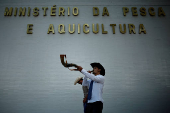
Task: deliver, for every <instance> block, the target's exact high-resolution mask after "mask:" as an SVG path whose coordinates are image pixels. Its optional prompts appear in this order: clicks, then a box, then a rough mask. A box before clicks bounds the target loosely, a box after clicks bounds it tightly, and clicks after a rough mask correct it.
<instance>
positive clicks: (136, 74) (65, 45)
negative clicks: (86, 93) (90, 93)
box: [0, 0, 170, 113]
mask: <svg viewBox="0 0 170 113" xmlns="http://www.w3.org/2000/svg"><path fill="white" fill-rule="evenodd" d="M53 5H57V12H58V7H64V8H67V7H70V8H71V9H72V8H73V7H78V8H79V15H78V16H73V15H71V16H69V17H68V16H67V15H66V16H64V17H63V16H61V17H59V16H58V15H57V16H55V17H51V16H50V8H51V7H52V6H53ZM45 6H46V7H48V10H47V16H45V17H44V16H43V11H42V7H45ZM169 6H170V2H169V1H168V0H161V1H159V0H140V1H139V0H127V1H123V0H112V1H109V0H105V1H102V0H100V1H94V0H86V1H85V0H84V1H83V0H81V1H80V0H64V1H59V0H57V1H56V0H48V1H45V0H29V1H25V2H24V1H22V0H6V1H0V23H1V28H0V113H70V112H72V113H82V112H83V105H82V99H83V93H82V89H81V86H80V85H76V86H75V85H73V83H74V80H75V79H76V78H77V77H79V76H83V75H82V74H81V73H79V72H71V71H69V70H68V69H66V68H64V67H63V66H62V65H61V62H60V57H59V56H60V54H66V55H67V61H68V62H72V63H76V64H78V65H80V66H82V67H83V68H85V69H86V70H91V69H92V68H91V67H90V63H91V62H100V63H101V64H102V65H103V66H104V67H105V69H106V80H105V86H104V93H103V99H104V109H103V113H168V112H170V108H169V106H170V97H169V95H170V32H169V26H170V21H169V20H170V12H169V11H170V7H169ZM5 7H13V8H14V7H18V8H19V7H26V8H28V7H31V9H33V8H34V7H38V8H39V9H40V11H39V12H40V14H39V16H38V17H34V16H33V15H31V16H30V17H28V16H25V17H22V16H21V17H19V16H16V17H15V16H11V17H6V16H4V11H5ZM93 7H98V8H99V9H100V15H99V16H97V17H95V16H93V13H92V8H93ZM103 7H107V8H108V11H109V13H110V16H101V14H102V9H103ZM122 7H128V8H129V9H131V7H137V8H138V15H139V16H137V17H134V16H132V13H131V10H130V11H129V13H128V14H127V16H126V17H124V16H123V12H122ZM140 7H145V8H146V9H147V10H148V8H149V7H154V8H155V10H156V11H155V12H156V16H154V17H152V16H150V15H149V14H148V12H147V15H146V16H145V17H143V16H141V15H140V14H139V8H140ZM158 7H162V8H163V10H164V11H165V13H166V16H165V17H163V16H162V17H159V16H158V11H157V10H158ZM31 14H32V13H31ZM57 14H58V13H57ZM66 14H67V11H66ZM78 23H80V24H81V33H80V34H78V33H77V25H78ZM93 23H94V24H96V23H99V25H100V26H99V33H98V34H94V33H93V32H92V24H93ZM102 23H103V24H104V26H105V30H107V31H108V34H102V29H101V24H102ZM130 23H132V24H134V25H135V26H136V32H137V33H136V34H133V33H132V34H129V32H128V27H127V25H128V24H130ZM27 24H33V25H34V26H33V34H27V33H26V29H27ZM50 24H53V25H54V29H55V34H52V33H51V34H47V31H48V27H49V25H50ZM59 24H64V25H65V27H66V28H65V30H66V33H65V34H59V33H58V25H59ZM68 24H76V32H75V33H74V34H69V32H68ZM83 24H89V25H90V28H89V29H90V33H89V34H84V33H83V31H82V30H83V28H82V26H83ZM110 24H116V27H115V30H116V34H113V33H112V29H111V27H110ZM119 24H126V27H127V32H126V34H121V33H120V32H119ZM139 24H144V26H145V29H146V32H147V33H146V34H143V33H142V34H139V33H138V31H139Z"/></svg>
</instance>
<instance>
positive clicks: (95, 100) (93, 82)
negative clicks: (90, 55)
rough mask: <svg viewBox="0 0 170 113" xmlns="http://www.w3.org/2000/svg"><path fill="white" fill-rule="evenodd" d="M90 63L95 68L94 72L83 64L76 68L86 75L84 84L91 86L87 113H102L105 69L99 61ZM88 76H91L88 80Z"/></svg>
mask: <svg viewBox="0 0 170 113" xmlns="http://www.w3.org/2000/svg"><path fill="white" fill-rule="evenodd" d="M90 65H91V66H92V68H93V73H90V71H89V72H88V71H86V70H85V69H83V68H82V67H81V66H77V69H76V70H78V71H80V72H81V73H82V74H83V75H85V77H84V80H83V83H82V85H83V86H89V91H88V97H87V108H86V113H102V110H103V98H102V94H103V87H104V81H105V77H104V76H105V69H104V67H103V66H102V65H101V64H100V63H97V62H94V63H91V64H90ZM87 78H89V80H87Z"/></svg>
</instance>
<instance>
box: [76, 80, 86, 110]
mask: <svg viewBox="0 0 170 113" xmlns="http://www.w3.org/2000/svg"><path fill="white" fill-rule="evenodd" d="M77 83H78V84H80V85H82V83H83V77H77V79H76V80H75V82H74V85H76V84H77ZM82 90H83V93H84V98H83V107H84V113H86V105H87V101H86V100H87V94H88V86H82Z"/></svg>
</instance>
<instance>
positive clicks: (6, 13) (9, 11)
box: [4, 7, 13, 16]
mask: <svg viewBox="0 0 170 113" xmlns="http://www.w3.org/2000/svg"><path fill="white" fill-rule="evenodd" d="M12 10H13V8H12V7H11V8H10V9H8V7H6V8H5V13H4V16H11V15H12Z"/></svg>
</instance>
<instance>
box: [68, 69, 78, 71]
mask: <svg viewBox="0 0 170 113" xmlns="http://www.w3.org/2000/svg"><path fill="white" fill-rule="evenodd" d="M69 70H70V71H78V70H77V69H69Z"/></svg>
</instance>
